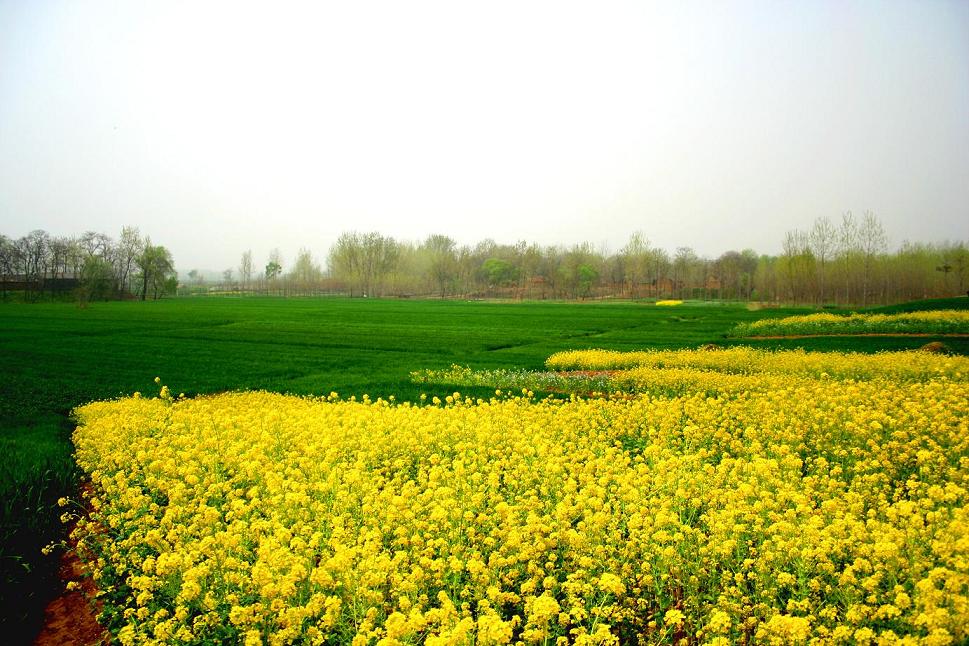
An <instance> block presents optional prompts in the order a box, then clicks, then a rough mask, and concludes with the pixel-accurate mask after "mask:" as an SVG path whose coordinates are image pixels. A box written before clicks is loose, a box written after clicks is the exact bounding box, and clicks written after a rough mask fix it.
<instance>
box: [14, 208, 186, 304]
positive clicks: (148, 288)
mask: <svg viewBox="0 0 969 646" xmlns="http://www.w3.org/2000/svg"><path fill="white" fill-rule="evenodd" d="M177 286H178V278H177V274H176V272H175V263H174V261H173V260H172V254H171V253H170V252H169V251H168V249H166V248H165V247H163V246H161V245H155V244H152V241H151V239H150V238H148V237H147V236H145V237H142V236H141V235H140V233H139V231H138V229H137V228H135V227H124V228H122V229H121V235H120V236H119V237H118V239H117V240H115V239H113V238H112V237H111V236H108V235H106V234H104V233H98V232H95V231H88V232H86V233H84V234H83V235H80V236H66V237H60V236H51V235H50V234H48V233H47V232H46V231H42V230H40V229H38V230H35V231H31V232H30V233H28V234H27V235H25V236H23V237H20V238H16V239H12V238H9V237H7V236H5V235H3V234H0V298H3V299H4V300H7V299H8V298H10V297H11V295H12V294H18V295H22V296H23V298H24V299H25V300H27V301H36V300H40V299H42V298H45V297H47V298H61V297H64V295H65V294H70V295H71V296H73V297H75V298H76V299H77V300H78V302H79V303H80V304H82V305H83V304H86V303H87V302H88V301H91V300H106V299H117V298H140V299H141V300H146V299H148V298H152V299H157V298H159V297H161V296H163V295H165V294H174V293H175V291H176V289H177Z"/></svg>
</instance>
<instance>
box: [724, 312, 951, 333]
mask: <svg viewBox="0 0 969 646" xmlns="http://www.w3.org/2000/svg"><path fill="white" fill-rule="evenodd" d="M967 332H969V311H967V310H928V311H922V312H901V313H899V314H854V313H853V314H833V313H830V312H818V313H815V314H805V315H801V316H786V317H783V318H767V319H761V320H759V321H753V322H751V323H741V324H739V325H737V326H736V327H735V328H734V329H733V330H732V331H731V336H790V335H820V334H964V333H967Z"/></svg>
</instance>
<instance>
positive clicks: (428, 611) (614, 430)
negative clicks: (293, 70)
mask: <svg viewBox="0 0 969 646" xmlns="http://www.w3.org/2000/svg"><path fill="white" fill-rule="evenodd" d="M694 354H698V353H694ZM708 354H718V353H716V352H711V353H708ZM765 354H768V355H770V353H765ZM691 356H692V355H691ZM931 359H932V360H933V361H935V362H938V364H939V365H938V366H937V368H938V369H936V370H934V371H932V370H923V372H924V374H925V377H924V378H915V377H912V378H910V379H908V380H907V381H906V382H905V383H904V385H901V382H893V381H891V379H893V378H894V377H893V375H895V374H896V373H895V372H893V371H883V370H881V368H880V366H881V364H880V363H877V361H876V363H875V365H874V367H873V366H867V367H865V366H862V367H861V368H859V369H858V370H857V371H859V372H865V371H867V372H868V373H873V374H871V375H870V376H871V378H870V379H866V380H856V379H853V378H838V377H836V376H818V375H814V374H813V373H811V371H804V372H797V371H795V370H793V369H790V370H788V372H784V371H782V370H775V371H774V372H771V371H769V370H767V371H764V372H760V373H758V372H756V371H755V367H756V366H760V367H762V368H769V367H771V366H774V363H772V362H775V361H779V359H778V357H776V356H773V355H770V356H768V357H762V358H760V359H757V358H756V357H754V358H752V359H751V362H752V363H751V364H750V365H749V366H748V369H747V370H746V371H729V370H723V371H716V370H709V369H705V368H704V367H703V366H702V365H701V366H695V365H688V364H684V365H683V366H681V367H675V368H657V367H655V366H650V365H647V366H646V367H644V368H637V369H636V370H633V371H631V372H632V373H636V371H644V372H643V373H642V374H640V376H639V377H636V378H644V377H643V375H646V374H650V375H654V377H655V378H657V379H658V378H659V377H658V375H659V374H660V373H661V372H663V371H664V370H667V371H669V372H670V373H671V374H672V375H673V379H674V380H675V379H682V378H684V376H686V375H689V374H694V375H695V376H696V378H697V379H698V380H699V379H725V380H733V381H732V382H730V384H729V385H728V386H724V387H723V391H724V392H723V393H722V394H716V395H711V394H710V392H708V390H707V386H708V384H700V385H699V386H697V387H696V388H689V387H683V388H681V389H680V390H681V392H680V393H679V394H677V395H675V396H671V395H664V396H656V395H653V394H635V395H629V396H627V397H624V398H612V399H607V398H597V399H583V398H578V397H571V398H568V399H564V400H553V399H542V400H536V399H535V398H534V397H528V396H524V397H494V398H491V399H490V400H487V401H482V400H479V399H475V400H471V399H470V398H467V397H464V396H462V395H461V394H460V393H451V394H449V395H447V396H446V397H442V398H438V397H434V398H432V400H431V401H432V402H433V404H432V403H428V404H426V405H423V404H420V405H415V404H411V403H400V404H397V403H392V402H387V401H384V400H376V401H371V400H370V399H369V398H366V397H365V398H363V399H362V400H361V401H347V400H341V399H339V398H338V397H337V396H336V395H331V396H329V397H326V398H319V399H314V398H299V397H293V396H284V395H278V394H270V393H265V392H250V393H235V394H223V395H218V396H212V397H205V398H198V399H181V398H178V399H175V400H172V399H148V398H143V397H137V398H128V399H122V400H119V401H113V402H98V403H93V404H89V405H87V406H84V407H81V408H80V409H78V410H77V411H76V415H77V417H78V420H79V422H80V426H79V427H78V429H77V431H76V432H75V438H74V439H75V444H76V446H77V458H78V462H79V464H80V465H81V467H82V468H83V469H84V470H85V471H86V472H87V473H88V474H89V476H90V478H91V481H92V484H93V487H92V489H91V493H90V498H89V500H88V501H87V505H88V507H89V508H90V510H91V511H90V514H89V515H88V516H87V517H85V518H82V519H81V520H79V521H78V524H77V528H76V530H75V538H76V540H77V542H78V549H79V550H80V551H81V552H82V555H83V556H85V560H86V562H88V563H89V564H90V565H91V568H92V571H93V576H94V578H95V581H96V583H97V584H98V588H99V590H100V595H101V597H102V598H101V601H102V602H103V604H102V605H103V607H104V614H103V619H104V620H105V622H106V623H107V625H109V627H110V628H111V630H112V631H113V633H114V634H115V636H116V638H117V641H118V642H119V643H122V644H142V643H145V644H152V643H155V644H162V643H164V644H169V643H246V644H290V643H317V644H323V643H341V644H354V645H355V646H363V645H364V644H380V645H382V646H392V645H396V644H432V645H443V644H465V643H479V644H506V643H512V642H515V643H519V642H520V643H528V644H531V643H553V642H554V643H563V644H564V643H577V644H618V643H622V644H635V643H643V644H679V643H684V642H685V643H707V644H720V645H723V644H733V643H766V644H791V643H808V642H810V641H811V640H817V641H818V642H819V643H834V644H838V643H845V644H850V643H858V644H876V643H878V644H892V643H900V644H902V643H906V644H914V643H925V644H947V643H965V641H966V640H967V639H969V630H967V626H969V541H967V540H966V536H969V410H967V407H966V401H969V384H967V381H966V379H965V377H964V375H965V373H964V372H959V371H960V370H962V367H960V366H961V364H960V365H955V364H947V363H946V362H949V361H951V359H948V358H944V357H938V356H932V357H931ZM806 360H807V361H808V362H809V363H810V362H811V361H814V358H813V357H811V356H810V355H809V356H807V358H806ZM840 360H841V361H844V362H850V361H852V360H854V361H858V362H861V363H863V362H864V359H863V357H859V356H854V355H847V356H845V357H843V358H842V359H840ZM839 365H840V364H839ZM775 368H776V366H775ZM689 371H693V372H692V373H691V372H689ZM847 372H851V371H847ZM875 373H877V374H875ZM899 374H901V373H899ZM905 374H908V373H905ZM911 374H912V375H918V374H922V372H919V371H918V370H916V371H915V372H913V373H911ZM758 379H760V380H761V381H759V382H758V381H757V380H758ZM745 381H746V383H747V384H753V385H754V386H755V387H750V388H746V389H745V388H744V383H745ZM698 383H699V382H698ZM892 385H894V386H895V387H891V386H892Z"/></svg>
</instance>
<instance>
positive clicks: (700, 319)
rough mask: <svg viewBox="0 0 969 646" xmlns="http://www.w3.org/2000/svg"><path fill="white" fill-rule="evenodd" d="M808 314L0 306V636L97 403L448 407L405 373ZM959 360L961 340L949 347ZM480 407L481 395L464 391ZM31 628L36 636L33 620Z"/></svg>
mask: <svg viewBox="0 0 969 646" xmlns="http://www.w3.org/2000/svg"><path fill="white" fill-rule="evenodd" d="M800 313H804V311H803V310H762V311H757V312H751V311H747V310H746V309H744V308H742V307H734V306H725V305H715V304H714V305H703V304H699V305H693V304H684V305H677V306H674V307H665V308H657V307H655V306H650V305H646V304H637V303H595V304H561V303H551V304H541V303H527V304H516V303H507V304H504V303H481V302H477V303H464V302H409V301H366V300H358V301H348V300H342V299H334V300H286V301H283V300H274V299H266V300H259V299H251V300H216V299H212V300H177V301H161V302H157V303H105V304H94V305H92V306H91V307H90V308H88V309H85V310H79V309H77V308H75V307H73V306H69V305H34V306H11V305H5V306H0V350H2V352H3V357H4V359H5V363H6V365H5V368H6V370H4V371H3V372H2V373H0V394H2V398H0V406H2V409H0V413H2V415H0V419H2V424H3V427H2V436H0V440H2V442H3V450H4V452H5V458H6V459H5V461H4V467H3V468H4V471H3V473H2V474H0V475H2V480H0V487H2V488H3V489H2V493H3V497H2V500H3V508H2V510H0V513H2V514H3V517H2V519H0V521H2V524H0V530H2V532H3V535H2V539H3V540H2V546H3V553H2V554H0V558H2V568H3V582H2V585H3V590H2V598H0V602H2V604H3V607H4V611H3V612H4V623H5V624H7V626H5V627H4V628H5V630H7V628H8V626H9V627H10V628H9V630H8V632H10V631H14V634H16V631H17V630H20V631H21V633H20V634H21V635H22V636H29V635H31V634H32V632H33V630H34V627H35V626H36V620H37V615H36V612H35V610H36V608H37V605H38V602H39V601H40V600H41V598H42V597H43V595H44V594H46V593H48V592H49V590H50V589H51V585H50V580H49V579H50V576H51V574H52V568H53V562H52V560H51V559H46V560H44V559H42V558H41V557H39V548H40V546H42V545H43V544H45V543H46V542H47V541H48V540H50V539H51V538H53V537H55V536H56V535H57V528H58V525H59V521H58V519H57V517H58V515H59V513H60V510H58V509H57V508H56V505H55V501H56V500H57V498H59V497H61V496H63V495H65V494H68V493H70V492H71V491H72V483H73V482H74V481H75V479H76V477H77V474H76V473H75V469H74V467H73V462H72V460H71V452H72V447H71V444H70V441H69V436H70V432H71V430H72V428H73V425H72V423H71V421H70V420H69V418H68V417H67V415H68V413H69V411H70V410H71V409H73V408H74V407H75V406H77V405H79V404H82V403H85V402H88V401H91V400H95V399H106V398H114V397H118V396H120V395H128V394H131V393H133V392H135V391H142V392H145V393H148V392H152V391H153V390H157V387H156V386H155V385H154V384H153V378H154V377H155V376H156V375H157V376H161V377H162V378H163V380H164V382H165V383H166V384H168V385H169V386H170V387H171V388H172V389H173V391H174V392H175V393H179V392H185V393H186V394H187V395H188V396H192V395H196V394H200V393H217V392H222V391H228V390H240V389H266V390H272V391H277V392H290V393H297V394H316V395H320V394H326V393H329V392H331V391H336V392H338V393H340V394H341V395H343V396H344V397H348V396H350V395H356V396H357V397H358V398H359V397H361V396H362V395H363V394H364V393H368V394H370V395H371V396H372V397H373V398H374V399H376V398H377V397H378V396H384V397H385V398H386V397H389V396H390V395H395V396H396V397H397V399H398V401H405V400H410V401H419V395H420V394H421V393H422V392H427V393H429V394H432V395H433V394H435V393H436V394H439V395H441V397H443V396H444V395H445V394H447V393H448V392H449V391H450V390H452V388H450V387H448V385H446V384H426V383H425V384H421V383H414V382H413V381H412V379H411V375H410V373H411V372H413V371H416V370H421V369H436V370H442V369H447V368H449V367H450V366H451V365H453V364H458V365H462V366H472V367H473V368H474V369H476V370H477V369H495V370H497V369H507V368H512V367H513V368H519V369H524V370H541V369H543V366H544V362H545V360H546V358H548V357H549V356H550V355H552V354H554V353H555V352H559V351H563V350H569V349H580V348H593V347H596V348H608V349H614V350H636V349H641V348H680V347H696V346H698V345H702V344H705V343H718V344H721V345H730V344H731V343H740V341H728V340H726V339H724V338H723V336H724V335H725V334H726V333H727V332H728V330H730V329H731V328H732V327H734V326H735V325H736V324H738V323H742V322H749V321H754V320H757V319H759V318H763V317H767V316H770V317H778V316H785V315H793V314H800ZM930 340H932V339H930V338H917V339H911V338H901V337H871V338H867V337H863V338H853V339H834V340H832V339H830V338H824V339H797V340H794V339H786V340H768V341H757V342H748V343H746V344H747V345H758V346H766V347H777V348H793V347H807V348H818V349H837V348H845V347H846V346H848V347H852V348H854V349H858V350H862V351H869V352H870V351H875V350H883V349H903V348H917V347H919V346H921V345H922V344H924V343H926V342H927V341H930ZM944 341H945V342H946V343H947V344H948V345H949V346H950V347H952V348H954V349H955V350H957V351H959V352H962V353H965V352H966V351H967V349H969V348H967V347H966V342H965V340H960V339H944ZM461 390H462V392H463V393H465V394H467V395H469V396H472V397H488V396H489V395H490V394H492V393H493V389H491V388H489V387H487V386H484V385H481V386H474V387H471V388H464V387H462V388H461ZM32 621H33V622H34V624H33V625H32V624H31V622H32Z"/></svg>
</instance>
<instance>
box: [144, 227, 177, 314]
mask: <svg viewBox="0 0 969 646" xmlns="http://www.w3.org/2000/svg"><path fill="white" fill-rule="evenodd" d="M135 265H136V266H137V267H138V272H139V278H140V282H141V300H146V299H147V298H148V292H149V290H150V291H151V293H152V298H155V299H157V298H158V297H159V296H161V295H162V294H165V293H168V292H170V291H171V290H172V287H173V285H174V286H177V285H178V279H177V277H176V276H175V263H174V261H173V260H172V254H171V252H170V251H168V249H166V248H165V247H163V246H161V245H153V244H151V240H150V239H148V238H146V239H145V247H144V249H143V250H142V252H141V253H140V254H138V256H137V257H136V258H135Z"/></svg>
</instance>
